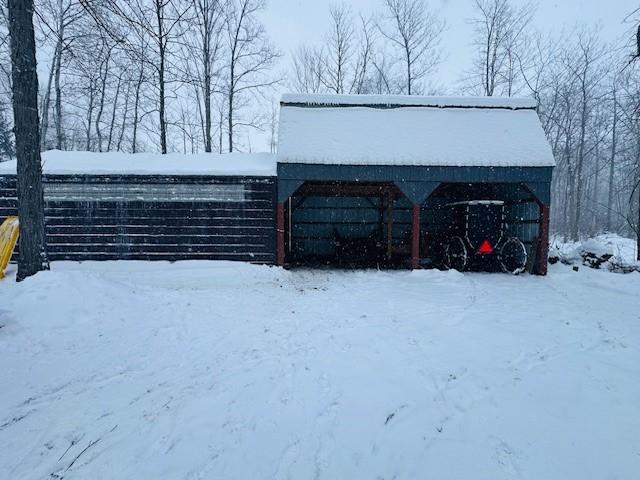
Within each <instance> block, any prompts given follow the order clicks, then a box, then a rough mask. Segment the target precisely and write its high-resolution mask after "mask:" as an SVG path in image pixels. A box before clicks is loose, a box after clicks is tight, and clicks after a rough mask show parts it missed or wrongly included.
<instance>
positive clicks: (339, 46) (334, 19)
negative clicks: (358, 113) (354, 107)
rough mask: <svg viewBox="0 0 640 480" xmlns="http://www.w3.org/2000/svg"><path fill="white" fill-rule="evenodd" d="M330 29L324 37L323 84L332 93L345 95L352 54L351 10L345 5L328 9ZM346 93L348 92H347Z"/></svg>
mask: <svg viewBox="0 0 640 480" xmlns="http://www.w3.org/2000/svg"><path fill="white" fill-rule="evenodd" d="M329 13H330V15H331V29H330V31H329V34H328V35H327V37H326V45H327V48H326V51H325V55H324V57H323V58H324V64H325V65H324V75H323V77H322V78H323V79H324V84H325V86H326V87H327V89H329V91H331V92H333V93H337V94H340V93H346V92H345V85H346V84H347V81H348V80H347V76H348V75H350V74H351V72H349V65H350V62H351V58H352V56H353V54H354V36H355V35H354V31H353V17H352V13H351V9H350V8H349V7H348V6H347V5H346V4H344V3H343V4H340V5H334V6H332V7H331V8H330V10H329ZM347 91H348V90H347Z"/></svg>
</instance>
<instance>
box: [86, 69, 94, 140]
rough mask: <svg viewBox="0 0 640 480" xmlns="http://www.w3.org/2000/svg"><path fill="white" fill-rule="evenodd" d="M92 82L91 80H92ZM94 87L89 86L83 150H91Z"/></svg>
mask: <svg viewBox="0 0 640 480" xmlns="http://www.w3.org/2000/svg"><path fill="white" fill-rule="evenodd" d="M92 82H93V80H92ZM94 102H95V89H94V87H93V85H91V87H90V88H89V107H88V108H87V132H86V134H87V138H86V143H85V150H86V151H87V152H90V151H91V123H92V121H93V109H94V107H95V105H94Z"/></svg>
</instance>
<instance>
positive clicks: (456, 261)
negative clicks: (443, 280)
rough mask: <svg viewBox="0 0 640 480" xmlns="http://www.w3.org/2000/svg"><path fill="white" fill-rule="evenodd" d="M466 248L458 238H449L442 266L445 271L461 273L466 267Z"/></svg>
mask: <svg viewBox="0 0 640 480" xmlns="http://www.w3.org/2000/svg"><path fill="white" fill-rule="evenodd" d="M467 260H468V255H467V247H466V246H465V244H464V240H462V238H460V237H451V238H450V239H449V241H448V242H447V246H446V247H445V251H444V266H445V267H446V268H447V270H451V269H453V270H458V271H459V272H461V271H463V270H464V269H465V267H466V266H467Z"/></svg>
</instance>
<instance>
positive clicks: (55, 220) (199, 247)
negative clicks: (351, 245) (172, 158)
mask: <svg viewBox="0 0 640 480" xmlns="http://www.w3.org/2000/svg"><path fill="white" fill-rule="evenodd" d="M131 185H135V188H130V187H129V186H131ZM185 186H187V188H185ZM44 189H45V219H46V231H47V249H48V252H49V256H50V259H51V260H118V259H131V260H187V259H207V260H240V261H247V262H254V263H267V264H272V263H274V262H275V226H274V225H275V218H274V211H275V208H274V207H275V196H276V181H275V178H273V177H206V176H137V175H126V176H117V175H74V176H72V175H48V176H45V178H44ZM101 192H104V193H103V194H101ZM189 192H193V193H192V194H191V193H189ZM65 195H68V196H69V198H72V200H64V199H63V198H65ZM216 197H220V198H216ZM167 199H171V200H167ZM16 214H17V200H16V179H15V176H4V177H0V219H4V218H5V217H7V216H8V215H16Z"/></svg>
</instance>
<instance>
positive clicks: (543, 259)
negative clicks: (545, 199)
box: [535, 203, 549, 275]
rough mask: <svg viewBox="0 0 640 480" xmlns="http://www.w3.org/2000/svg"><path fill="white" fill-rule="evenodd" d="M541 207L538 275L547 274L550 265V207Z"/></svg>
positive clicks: (542, 205)
mask: <svg viewBox="0 0 640 480" xmlns="http://www.w3.org/2000/svg"><path fill="white" fill-rule="evenodd" d="M538 205H539V207H540V216H539V223H538V247H537V251H536V265H535V273H536V274H538V275H546V274H547V265H548V263H549V205H544V204H542V203H540V204H538Z"/></svg>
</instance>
